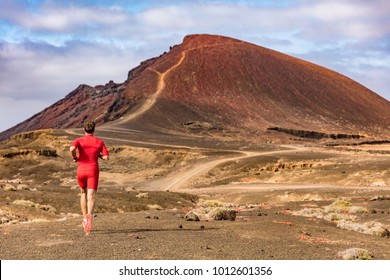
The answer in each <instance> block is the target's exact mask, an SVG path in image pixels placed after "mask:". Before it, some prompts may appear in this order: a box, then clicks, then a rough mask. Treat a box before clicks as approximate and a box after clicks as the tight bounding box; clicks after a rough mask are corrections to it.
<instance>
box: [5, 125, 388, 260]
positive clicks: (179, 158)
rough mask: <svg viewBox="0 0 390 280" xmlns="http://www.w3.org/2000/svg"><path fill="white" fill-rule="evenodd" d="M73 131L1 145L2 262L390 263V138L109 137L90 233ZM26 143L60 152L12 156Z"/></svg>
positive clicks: (24, 137) (18, 138)
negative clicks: (350, 141) (85, 227)
mask: <svg viewBox="0 0 390 280" xmlns="http://www.w3.org/2000/svg"><path fill="white" fill-rule="evenodd" d="M74 136H75V135H72V134H65V133H64V132H63V131H56V130H47V131H39V132H37V133H35V134H34V133H31V134H21V135H18V136H15V137H13V138H11V139H10V140H7V141H5V142H2V143H1V149H0V154H1V157H0V171H1V172H0V174H2V177H1V178H0V187H1V188H0V209H1V210H0V217H1V225H0V232H1V234H0V239H1V244H2V245H1V253H0V255H1V258H2V259H343V258H344V259H390V255H389V253H388V252H389V249H390V239H389V231H388V230H389V229H390V188H389V183H390V182H389V178H390V176H389V170H388V166H389V164H390V155H389V151H390V146H389V145H386V144H378V145H374V146H373V145H367V146H353V149H352V150H350V148H351V146H349V145H346V146H342V147H341V146H337V147H323V146H322V147H319V146H315V145H313V144H310V143H306V146H305V145H302V143H298V144H290V145H275V144H262V145H257V148H256V149H254V147H251V148H250V149H242V150H240V149H236V148H235V147H234V145H233V143H230V144H229V143H224V145H223V146H224V147H222V148H220V147H218V146H222V145H217V144H218V140H216V139H214V140H212V141H211V140H210V141H211V142H206V143H204V144H205V145H206V144H207V145H209V148H205V147H201V146H199V147H192V148H188V147H187V146H186V145H185V143H184V142H183V143H182V145H177V144H175V145H174V144H164V143H163V142H162V141H159V146H157V145H156V146H154V145H153V143H152V144H150V143H148V142H144V143H142V141H141V139H138V140H137V141H136V142H137V143H138V146H130V145H124V144H125V143H124V141H125V139H122V140H123V141H121V139H120V138H117V139H116V140H113V139H112V137H110V138H109V139H107V142H108V143H109V144H108V146H109V151H110V153H111V160H110V161H109V162H108V163H106V162H104V163H103V162H102V163H101V179H100V187H99V191H98V196H97V207H96V211H95V217H94V227H93V230H92V233H91V235H89V236H85V235H84V233H83V231H82V227H81V216H80V210H79V203H78V200H79V198H78V195H79V190H78V187H77V182H76V178H75V165H74V163H73V161H72V160H71V158H70V155H69V154H68V147H69V145H70V143H71V139H73V137H74ZM134 138H135V137H134ZM102 139H105V138H104V136H103V137H102ZM134 141H135V140H134ZM236 144H237V143H236ZM16 146H17V147H18V149H20V150H29V151H40V149H39V147H41V149H42V148H43V147H45V148H46V149H50V150H54V151H56V153H55V154H54V153H53V154H50V153H49V154H47V153H39V152H31V153H15V152H14V154H13V155H12V156H9V155H10V151H15V150H16V148H15V147H16ZM213 146H214V147H213ZM379 151H382V153H380V152H379ZM20 244H23V246H20ZM87 248H88V250H87ZM89 250H93V251H94V254H93V255H90V254H89V253H88V252H89Z"/></svg>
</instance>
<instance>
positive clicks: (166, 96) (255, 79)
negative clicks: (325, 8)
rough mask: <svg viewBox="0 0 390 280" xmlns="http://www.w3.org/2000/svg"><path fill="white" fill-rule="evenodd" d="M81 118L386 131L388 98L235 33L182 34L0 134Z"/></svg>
mask: <svg viewBox="0 0 390 280" xmlns="http://www.w3.org/2000/svg"><path fill="white" fill-rule="evenodd" d="M86 118H93V119H96V120H97V121H98V122H99V123H107V122H110V121H112V120H117V121H115V122H113V123H110V126H112V127H115V126H121V127H134V126H136V127H138V128H145V129H149V130H150V129H152V130H156V131H165V132H167V131H168V132H169V131H175V132H178V131H182V132H186V131H188V129H189V128H191V129H193V131H195V130H196V129H206V130H207V129H213V128H214V129H218V131H221V130H224V131H239V132H242V133H244V134H245V133H257V134H258V133H263V132H264V131H266V130H267V128H270V127H280V128H283V129H294V130H310V131H318V132H323V133H346V134H360V135H366V136H376V137H388V136H389V135H390V132H389V128H390V127H389V125H390V102H389V101H387V100H385V99H384V98H381V97H380V96H378V95H377V94H375V93H374V92H372V91H370V90H369V89H367V88H365V87H364V86H362V85H360V84H358V83H356V82H355V81H353V80H351V79H349V78H347V77H345V76H343V75H341V74H338V73H336V72H334V71H331V70H329V69H326V68H323V67H321V66H318V65H315V64H312V63H309V62H306V61H303V60H300V59H296V58H294V57H291V56H288V55H285V54H282V53H279V52H276V51H273V50H270V49H266V48H263V47H259V46H256V45H253V44H250V43H246V42H243V41H239V40H235V39H231V38H227V37H222V36H213V35H189V36H186V37H185V38H184V41H183V43H182V44H180V45H177V46H174V47H172V48H171V50H170V51H169V52H168V53H165V54H163V55H161V56H160V57H158V58H153V59H150V60H147V61H145V62H143V63H141V65H140V66H138V67H137V68H135V69H133V70H131V71H130V72H129V75H128V79H127V80H126V81H125V82H124V83H122V84H114V83H112V82H111V83H108V84H106V85H105V86H96V87H89V86H85V85H84V86H79V87H78V88H77V89H76V90H75V91H73V92H72V93H70V94H69V95H67V96H66V97H65V98H64V99H62V100H60V101H59V102H57V103H55V104H53V105H52V106H50V107H49V108H47V109H45V110H44V111H42V112H40V113H38V114H37V115H35V116H33V117H32V118H30V119H28V120H26V121H25V122H23V123H21V124H19V125H17V126H15V127H13V128H11V129H9V130H7V131H5V132H3V133H1V134H0V138H5V137H8V136H10V135H12V134H15V133H18V132H22V131H26V130H35V129H41V128H69V127H80V126H81V124H82V122H83V121H84V120H85V119H86Z"/></svg>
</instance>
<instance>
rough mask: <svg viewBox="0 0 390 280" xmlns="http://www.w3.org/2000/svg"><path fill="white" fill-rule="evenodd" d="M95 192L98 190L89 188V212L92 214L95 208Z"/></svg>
mask: <svg viewBox="0 0 390 280" xmlns="http://www.w3.org/2000/svg"><path fill="white" fill-rule="evenodd" d="M95 194H96V190H94V189H88V193H87V201H88V214H91V215H92V213H93V209H94V208H95Z"/></svg>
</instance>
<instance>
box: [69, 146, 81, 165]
mask: <svg viewBox="0 0 390 280" xmlns="http://www.w3.org/2000/svg"><path fill="white" fill-rule="evenodd" d="M70 153H71V154H72V157H73V160H74V161H75V162H76V161H78V160H79V158H78V157H77V152H76V147H75V146H70Z"/></svg>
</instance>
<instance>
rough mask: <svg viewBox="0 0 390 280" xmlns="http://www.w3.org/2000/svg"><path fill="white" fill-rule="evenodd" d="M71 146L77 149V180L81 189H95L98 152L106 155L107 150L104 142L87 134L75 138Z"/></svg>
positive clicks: (97, 174) (97, 176)
mask: <svg viewBox="0 0 390 280" xmlns="http://www.w3.org/2000/svg"><path fill="white" fill-rule="evenodd" d="M72 146H74V147H76V149H78V167H77V180H78V182H79V186H80V188H82V189H85V188H88V189H94V190H97V188H98V182H99V164H98V159H99V156H100V154H101V155H103V156H108V151H107V148H106V145H105V144H104V142H103V141H102V140H100V139H98V138H96V137H95V136H93V135H91V134H88V135H85V136H84V137H80V138H77V139H76V140H75V141H74V142H73V144H72Z"/></svg>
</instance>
